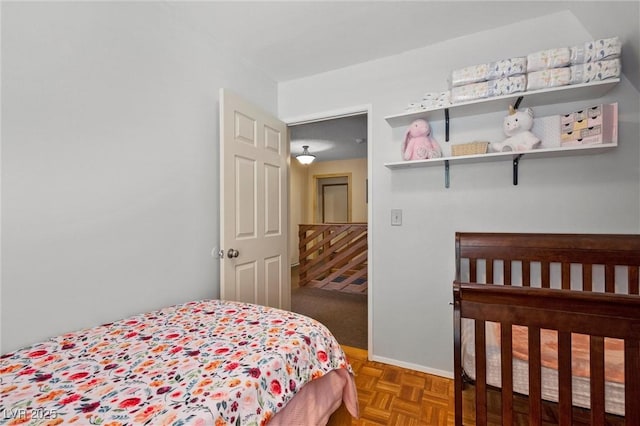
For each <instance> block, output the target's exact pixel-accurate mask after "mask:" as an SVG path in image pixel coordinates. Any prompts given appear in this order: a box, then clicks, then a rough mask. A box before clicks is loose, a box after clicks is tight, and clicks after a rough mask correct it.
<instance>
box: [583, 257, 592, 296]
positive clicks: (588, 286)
mask: <svg viewBox="0 0 640 426" xmlns="http://www.w3.org/2000/svg"><path fill="white" fill-rule="evenodd" d="M582 291H593V266H592V265H591V264H589V263H585V264H583V265H582Z"/></svg>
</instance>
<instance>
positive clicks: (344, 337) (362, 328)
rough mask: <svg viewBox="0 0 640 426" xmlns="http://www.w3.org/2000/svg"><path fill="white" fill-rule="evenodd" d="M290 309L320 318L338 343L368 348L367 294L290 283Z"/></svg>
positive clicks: (316, 318)
mask: <svg viewBox="0 0 640 426" xmlns="http://www.w3.org/2000/svg"><path fill="white" fill-rule="evenodd" d="M292 281H293V280H292ZM292 284H294V283H293V282H292ZM295 284H297V283H295ZM291 310H292V311H293V312H297V313H299V314H303V315H306V316H308V317H311V318H313V319H315V320H318V321H320V322H321V323H322V324H324V325H325V326H326V327H327V328H328V329H329V330H330V331H331V333H333V335H334V336H335V337H336V340H338V343H340V344H341V345H347V346H352V347H355V348H360V349H367V295H365V294H350V293H342V292H339V291H331V290H322V289H320V288H311V287H309V288H307V287H297V286H296V287H294V286H293V285H292V288H291Z"/></svg>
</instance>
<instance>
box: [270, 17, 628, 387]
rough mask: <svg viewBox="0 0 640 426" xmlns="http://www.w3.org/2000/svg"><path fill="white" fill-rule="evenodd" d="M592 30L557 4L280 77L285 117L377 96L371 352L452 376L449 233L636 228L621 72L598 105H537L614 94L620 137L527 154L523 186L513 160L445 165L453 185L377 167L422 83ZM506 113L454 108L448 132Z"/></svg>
mask: <svg viewBox="0 0 640 426" xmlns="http://www.w3.org/2000/svg"><path fill="white" fill-rule="evenodd" d="M605 18H606V17H603V19H605ZM612 36H613V34H612ZM592 38H593V37H592V36H591V35H590V34H589V33H587V32H586V30H585V29H584V27H583V26H582V25H581V24H580V23H579V22H578V21H577V20H576V19H575V17H574V16H573V15H572V14H570V13H569V12H566V13H559V14H555V15H550V16H547V17H543V18H539V19H532V20H529V21H525V22H519V23H516V24H512V25H509V26H505V27H502V28H496V29H494V30H491V31H487V32H482V33H478V34H475V35H473V36H469V37H463V38H459V39H455V40H450V41H447V42H444V43H440V44H436V45H432V46H428V47H425V48H423V49H419V50H413V51H409V52H405V53H403V54H401V55H397V56H393V57H388V58H384V59H382V60H377V61H372V62H368V63H363V64H359V65H356V66H352V67H348V68H344V69H341V70H336V71H332V72H328V73H324V74H319V75H316V76H312V77H309V78H304V79H299V80H294V81H290V82H286V83H281V84H280V85H279V87H278V94H279V96H278V98H279V99H278V102H279V106H278V107H279V112H280V116H283V117H287V116H300V115H305V114H308V115H312V114H314V113H317V112H321V111H331V110H336V109H340V108H345V107H348V106H351V105H360V104H372V114H371V116H370V120H372V123H373V141H371V142H370V144H369V155H370V160H371V162H370V178H369V179H370V180H369V185H372V191H371V194H372V195H371V199H370V200H369V202H370V203H372V216H371V217H370V219H369V224H370V229H371V230H372V231H371V232H372V235H371V238H372V240H371V246H370V250H371V253H370V259H371V267H372V271H373V274H372V276H370V280H371V283H370V291H371V292H372V294H371V306H370V309H371V312H372V320H373V336H372V340H373V348H372V349H373V355H374V357H375V359H379V360H384V361H387V362H393V363H397V364H402V365H406V366H411V367H414V368H418V369H423V370H425V371H431V372H435V373H441V374H445V375H446V374H451V371H452V370H453V361H452V360H453V356H452V352H453V351H452V346H453V339H452V334H453V333H452V331H453V330H452V308H451V306H450V305H449V302H451V300H452V294H451V283H452V280H453V278H454V233H455V232H456V231H503V232H512V231H513V232H517V231H521V232H620V233H623V232H632V233H637V232H639V231H640V200H639V193H640V191H639V187H640V178H639V164H640V154H639V149H638V134H640V130H639V123H638V122H639V114H640V113H639V105H640V102H639V100H640V97H639V94H638V92H637V91H636V90H635V89H634V88H633V86H632V85H631V84H629V82H628V81H627V80H626V79H624V78H623V80H622V82H621V83H620V84H619V85H618V86H617V87H616V88H615V89H614V90H613V91H612V92H610V93H609V94H608V95H607V96H606V98H605V99H603V100H599V101H597V102H591V101H586V102H576V103H572V104H562V105H555V106H541V107H537V106H536V107H534V112H535V113H536V115H538V116H545V115H552V114H559V113H562V112H570V111H574V110H577V109H579V108H582V107H585V106H589V105H591V104H593V103H600V102H602V101H605V102H607V101H609V102H619V107H620V122H619V126H620V127H619V133H620V146H619V147H618V148H617V149H615V150H612V151H609V152H607V153H604V154H601V155H592V156H573V157H561V158H560V157H559V158H549V159H529V158H527V157H524V158H523V159H522V160H521V162H520V184H519V185H518V186H513V185H512V176H511V169H512V167H511V163H510V162H509V161H504V162H491V163H479V164H464V165H452V167H451V188H449V189H445V188H444V177H443V174H444V173H443V168H441V167H429V168H421V169H410V170H409V169H407V170H394V171H392V170H390V169H388V168H386V167H384V165H383V163H385V162H394V161H401V158H400V148H399V147H400V140H401V138H402V134H403V131H404V129H401V128H391V127H390V126H389V125H388V124H387V122H386V121H385V120H384V117H385V116H387V115H393V114H398V113H401V112H402V111H403V109H404V107H405V106H406V104H407V103H408V102H410V101H412V100H415V99H419V98H420V96H421V95H422V94H423V93H424V92H429V91H441V90H445V89H446V88H447V84H446V79H447V76H448V75H449V73H450V71H451V70H452V69H455V68H460V67H463V66H467V65H472V64H475V63H481V62H487V61H491V60H498V59H502V58H506V57H512V56H521V55H526V54H528V53H531V52H535V51H537V50H541V49H546V48H551V47H557V46H570V45H573V44H577V43H580V42H584V41H586V40H590V39H592ZM623 67H624V65H623ZM623 70H624V68H623ZM523 106H527V105H523ZM505 114H506V111H505V112H504V113H495V114H488V115H483V116H481V117H470V118H466V119H456V118H455V117H452V123H451V126H452V129H451V131H452V138H453V141H454V142H465V141H467V142H468V141H473V140H476V139H478V138H480V137H491V138H494V139H493V140H496V138H499V139H498V140H501V138H503V137H504V136H503V135H502V133H501V128H502V127H501V125H502V119H503V117H504V116H505ZM432 124H433V127H434V128H435V136H436V139H438V140H439V141H440V143H441V145H443V146H447V144H446V143H445V142H444V132H443V126H442V122H441V121H440V122H434V123H432ZM445 149H449V148H448V146H447V147H446V148H445ZM394 208H399V209H403V213H404V214H403V225H402V226H400V227H397V226H394V227H392V226H390V211H391V209H394Z"/></svg>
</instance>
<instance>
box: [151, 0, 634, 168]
mask: <svg viewBox="0 0 640 426" xmlns="http://www.w3.org/2000/svg"><path fill="white" fill-rule="evenodd" d="M639 5H640V0H635V1H563V2H559V1H543V0H539V1H521V0H512V1H491V2H489V1H362V0H360V1H332V2H329V1H284V2H280V1H258V2H245V1H196V2H180V1H171V2H165V3H162V4H161V7H163V8H165V10H166V11H167V12H168V13H169V14H170V15H171V16H172V17H173V19H174V21H175V22H176V25H182V26H185V27H187V28H189V30H191V31H197V32H200V33H203V34H204V35H205V37H207V38H208V39H209V41H210V42H211V43H212V44H213V45H215V46H216V48H217V49H222V50H223V51H224V52H226V53H227V54H229V55H233V56H235V57H238V58H240V59H241V60H242V61H244V62H245V63H247V65H249V66H251V67H255V68H257V69H260V70H262V71H263V72H264V73H265V76H266V77H268V78H270V79H272V80H274V81H276V82H283V81H288V80H293V79H297V78H301V77H305V76H309V75H314V74H318V73H322V72H326V71H330V70H333V69H338V68H343V67H346V66H349V65H354V64H357V63H361V62H366V61H371V60H374V59H378V58H382V57H386V56H391V55H397V54H400V53H402V52H406V51H409V50H413V49H417V48H421V47H425V46H428V45H431V44H434V43H438V42H441V41H445V40H449V39H453V38H457V37H462V36H465V35H469V34H474V33H477V32H480V31H485V30H490V29H493V28H495V27H498V26H503V25H508V24H512V23H514V22H518V21H523V20H527V19H532V18H535V17H540V16H544V15H548V14H552V13H556V12H561V11H566V10H568V11H570V12H571V13H573V14H574V15H575V16H576V18H577V19H578V20H580V22H582V24H583V25H584V27H585V28H586V30H587V31H588V32H589V33H590V34H591V35H592V36H593V38H594V39H597V38H605V37H612V36H614V35H617V36H619V37H620V38H621V40H622V42H623V49H622V53H623V55H622V64H623V73H624V74H625V76H626V77H627V78H628V79H629V80H630V82H631V83H632V84H633V85H634V86H635V87H636V89H639V90H640V58H639V52H640V14H639ZM532 36H533V35H532ZM356 137H357V136H356ZM344 138H345V139H354V136H353V135H351V134H349V135H347V136H345V137H344ZM298 145H302V143H298V144H297V145H296V144H295V142H294V145H293V146H292V154H294V153H295V149H297V148H298ZM354 145H355V144H354ZM360 148H362V147H360ZM300 149H301V148H300ZM312 149H313V146H312ZM327 155H331V154H330V152H327ZM365 155H366V154H365ZM343 158H344V157H343ZM327 159H330V158H327Z"/></svg>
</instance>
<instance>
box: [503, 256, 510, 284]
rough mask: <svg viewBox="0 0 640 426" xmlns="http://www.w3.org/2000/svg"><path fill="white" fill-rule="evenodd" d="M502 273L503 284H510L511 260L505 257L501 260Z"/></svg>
mask: <svg viewBox="0 0 640 426" xmlns="http://www.w3.org/2000/svg"><path fill="white" fill-rule="evenodd" d="M502 274H503V277H504V285H511V260H509V259H505V260H504V261H503V262H502Z"/></svg>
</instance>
